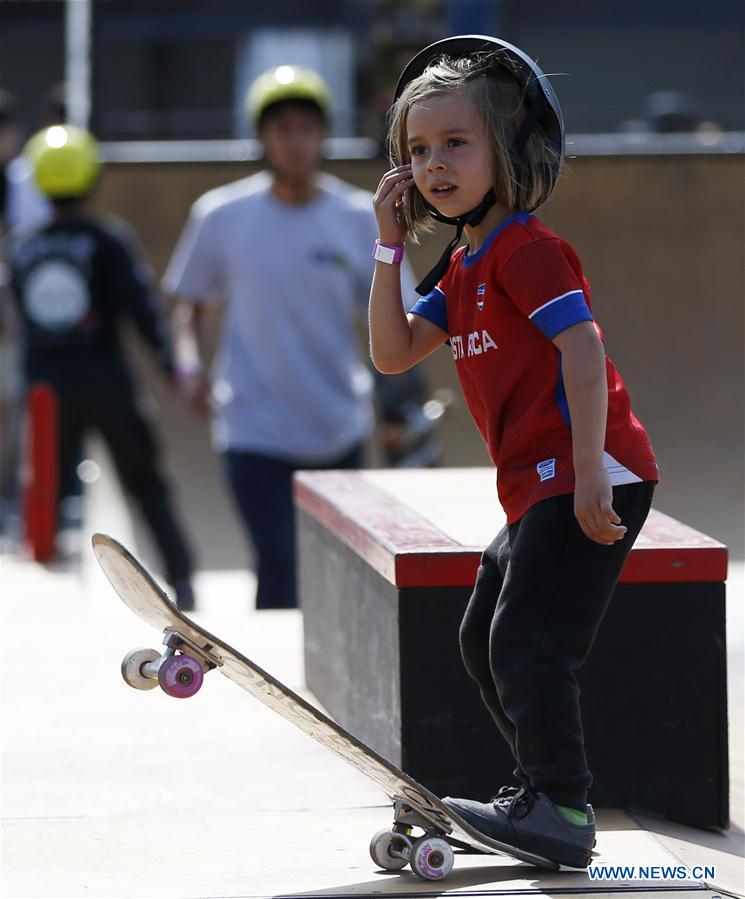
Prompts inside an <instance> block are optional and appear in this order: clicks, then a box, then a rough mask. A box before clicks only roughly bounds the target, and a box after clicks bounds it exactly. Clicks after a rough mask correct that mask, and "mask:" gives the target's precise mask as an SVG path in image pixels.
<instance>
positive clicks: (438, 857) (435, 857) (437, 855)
mask: <svg viewBox="0 0 745 899" xmlns="http://www.w3.org/2000/svg"><path fill="white" fill-rule="evenodd" d="M444 861H445V859H444V858H443V857H442V853H441V852H433V853H432V854H431V855H430V857H429V863H430V865H432V867H433V868H439V867H440V866H441V865H442V863H443V862H444Z"/></svg>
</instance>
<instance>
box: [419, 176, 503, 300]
mask: <svg viewBox="0 0 745 899" xmlns="http://www.w3.org/2000/svg"><path fill="white" fill-rule="evenodd" d="M496 202H497V196H496V194H495V193H494V191H493V190H489V192H488V193H487V194H486V196H485V197H484V199H483V200H482V201H481V202H480V203H479V205H478V206H476V208H475V209H472V210H471V211H470V212H464V213H463V215H459V216H458V217H457V218H452V217H450V216H447V215H443V214H442V213H441V212H439V211H438V210H437V209H435V207H434V206H433V205H432V204H431V203H428V202H427V201H426V200H425V201H424V205H425V206H426V207H427V211H428V212H429V213H430V215H431V216H432V218H435V219H437V221H438V222H445V223H446V224H448V225H455V226H456V231H455V237H454V238H453V239H452V240H451V241H450V243H449V244H448V245H447V246H446V247H445V250H444V252H443V254H442V256H440V258H439V260H438V261H437V264H436V265H435V267H434V268H433V269H432V271H430V272H429V274H427V275H425V276H424V278H423V279H422V281H421V282H420V283H419V284H417V286H416V292H417V293H418V294H419V295H420V296H423V297H425V296H427V294H428V293H430V292H431V291H432V290H433V289H434V288H435V287H436V286H437V282H438V281H439V280H440V279H441V278H442V276H443V275H444V274H445V272H446V271H447V270H448V266H449V265H450V257H451V256H452V255H453V250H455V248H456V247H457V246H458V244H459V243H460V239H461V237H462V236H463V229H464V228H465V226H466V225H468V226H469V227H470V228H475V227H476V226H477V225H480V224H481V222H482V221H483V220H484V216H485V215H486V213H487V212H488V211H489V210H490V209H491V208H492V206H493V205H494V204H495V203H496Z"/></svg>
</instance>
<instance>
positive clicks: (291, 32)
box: [0, 0, 745, 141]
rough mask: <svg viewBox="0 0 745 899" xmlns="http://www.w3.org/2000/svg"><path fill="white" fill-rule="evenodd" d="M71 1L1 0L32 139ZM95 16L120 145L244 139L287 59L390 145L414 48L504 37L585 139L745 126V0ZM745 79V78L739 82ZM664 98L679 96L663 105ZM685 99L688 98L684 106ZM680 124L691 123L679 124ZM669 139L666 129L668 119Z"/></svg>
mask: <svg viewBox="0 0 745 899" xmlns="http://www.w3.org/2000/svg"><path fill="white" fill-rule="evenodd" d="M67 5H68V4H66V3H65V2H64V0H3V2H2V3H1V4H0V18H1V21H2V29H1V31H0V56H1V58H2V64H1V65H2V83H3V86H4V87H5V88H6V89H7V90H10V91H11V92H12V93H13V94H14V95H15V96H16V98H17V99H18V100H19V102H20V104H21V106H22V108H23V109H24V111H25V117H26V122H27V126H28V128H34V127H36V125H37V124H38V123H39V122H40V121H41V119H42V116H43V109H42V100H41V98H43V97H45V96H46V94H47V92H48V90H49V88H50V86H51V85H53V84H55V83H57V82H60V81H62V80H63V79H64V77H65V8H66V6H67ZM69 5H71V6H80V7H83V6H89V5H90V8H91V12H92V15H91V51H92V52H91V71H92V78H91V87H92V89H91V116H90V122H89V125H90V127H91V128H92V129H93V130H94V131H95V132H96V133H97V134H98V136H99V137H100V138H101V139H102V140H104V141H114V140H135V139H136V140H164V139H168V140H187V139H200V138H202V139H204V138H230V137H236V136H242V135H244V134H245V133H246V126H245V122H244V119H243V115H242V98H243V95H244V92H245V88H246V86H247V85H248V84H249V83H250V81H251V80H252V78H253V77H254V76H255V75H256V74H258V73H259V72H261V71H263V70H264V69H265V68H267V67H268V66H269V65H272V64H273V63H274V60H275V59H277V58H278V57H279V56H281V57H282V59H283V60H286V61H288V62H293V63H298V64H303V65H308V66H311V67H313V68H317V69H318V70H319V71H320V72H321V74H322V75H323V76H324V77H325V78H326V80H327V81H328V82H329V84H330V85H331V87H332V90H333V93H334V97H335V101H336V108H337V114H336V118H335V124H334V134H336V135H338V136H344V137H350V136H367V137H372V138H374V139H377V138H378V137H379V135H380V126H381V121H382V119H383V115H384V112H385V110H386V109H387V106H388V100H389V97H390V87H391V84H392V83H393V82H394V81H395V79H396V77H397V74H398V72H399V71H400V69H401V65H402V62H403V61H405V60H406V59H408V58H409V57H410V56H411V55H412V53H413V51H414V50H416V49H418V48H420V47H421V46H423V45H424V44H427V43H428V42H430V41H433V40H437V39H438V38H439V37H442V36H445V35H448V34H457V33H465V32H476V33H487V34H498V35H501V36H502V37H505V38H506V39H508V40H510V41H512V42H513V43H516V44H518V45H519V46H523V47H525V49H526V50H527V51H528V52H530V53H531V54H532V55H533V56H534V57H536V58H537V59H538V61H539V62H540V64H541V66H542V67H543V69H544V71H546V72H547V73H549V74H552V75H555V77H554V83H555V86H556V89H557V90H558V92H559V95H560V97H561V102H562V106H563V108H564V113H565V118H566V120H567V122H568V124H569V130H570V131H573V132H575V133H598V132H615V131H618V130H619V129H622V128H626V129H628V128H629V123H631V127H632V128H634V127H635V126H638V127H639V128H641V129H642V130H644V129H646V128H647V127H648V122H647V121H645V119H648V118H651V119H653V120H654V119H655V118H657V119H659V117H660V116H663V115H665V114H666V111H668V107H670V106H671V105H672V106H673V107H675V106H676V104H677V105H678V106H680V107H681V111H682V112H684V113H685V115H686V116H687V117H689V118H690V119H691V120H692V121H693V120H695V122H701V121H710V122H714V123H716V124H717V125H718V126H719V127H721V128H722V129H723V130H725V131H742V130H743V129H744V128H745V78H744V77H743V70H742V49H743V34H744V33H745V5H744V4H743V3H742V2H741V0H561V2H558V0H276V2H272V3H254V2H242V0H92V2H91V0H70V4H69ZM738 75H739V77H738ZM660 91H664V92H667V94H668V95H669V96H667V98H665V97H662V98H658V101H657V102H656V103H655V101H651V102H650V99H649V98H650V96H651V95H653V94H655V93H657V92H660ZM673 95H675V96H673ZM679 124H680V123H679V122H678V125H677V126H676V127H679ZM663 127H664V123H663Z"/></svg>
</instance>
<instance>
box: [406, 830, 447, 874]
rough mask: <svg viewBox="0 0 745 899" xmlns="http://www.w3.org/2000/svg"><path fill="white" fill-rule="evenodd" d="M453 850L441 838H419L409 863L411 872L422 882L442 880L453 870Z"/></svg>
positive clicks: (412, 850)
mask: <svg viewBox="0 0 745 899" xmlns="http://www.w3.org/2000/svg"><path fill="white" fill-rule="evenodd" d="M453 861H454V856H453V850H452V848H451V846H450V844H449V843H448V842H447V840H443V839H442V838H441V837H429V836H423V837H420V838H419V839H418V840H417V841H416V843H414V845H413V847H412V849H411V854H410V856H409V862H410V864H411V870H412V871H413V872H414V873H415V874H416V875H417V876H418V877H421V878H422V880H442V878H443V877H447V876H448V874H449V873H450V872H451V871H452V869H453Z"/></svg>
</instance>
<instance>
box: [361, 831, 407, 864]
mask: <svg viewBox="0 0 745 899" xmlns="http://www.w3.org/2000/svg"><path fill="white" fill-rule="evenodd" d="M407 843H408V840H406V841H405V840H403V839H402V838H401V835H400V834H397V833H393V831H392V830H379V831H378V832H377V833H376V834H375V836H374V837H373V838H372V839H371V840H370V858H372V860H373V861H374V862H375V864H376V865H377V866H378V867H379V868H382V869H383V870H384V871H400V870H401V868H405V867H406V865H407V864H408V863H409V860H408V858H407V855H408V846H407Z"/></svg>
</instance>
